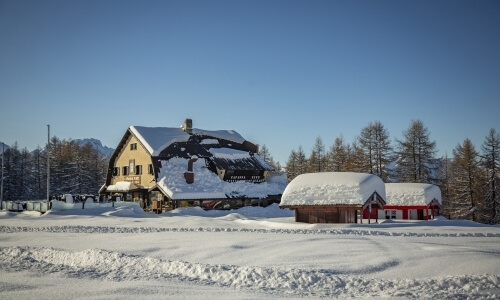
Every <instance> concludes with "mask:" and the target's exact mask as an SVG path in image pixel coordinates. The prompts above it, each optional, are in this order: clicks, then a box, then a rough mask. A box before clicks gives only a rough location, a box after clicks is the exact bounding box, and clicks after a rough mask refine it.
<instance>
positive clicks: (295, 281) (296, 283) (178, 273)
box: [0, 247, 500, 299]
mask: <svg viewBox="0 0 500 300" xmlns="http://www.w3.org/2000/svg"><path fill="white" fill-rule="evenodd" d="M380 267H382V268H384V267H391V266H380ZM375 268H376V267H375ZM0 269H4V270H7V271H9V272H16V271H31V272H36V273H42V274H48V273H60V274H64V275H66V276H71V277H76V278H82V279H94V280H108V281H111V282H112V281H134V280H147V281H160V282H161V281H162V280H166V279H176V280H181V281H189V282H192V283H195V284H201V285H217V286H221V287H228V288H235V289H251V290H260V291H264V292H267V293H270V294H280V295H283V294H285V295H294V296H301V295H302V296H307V295H314V296H320V297H332V296H333V297H342V298H346V297H365V298H366V297H403V298H405V299H425V298H426V297H427V298H431V297H432V298H438V299H470V298H474V299H480V298H484V299H494V298H495V297H496V296H498V292H499V291H500V276H498V275H488V274H485V275H462V276H446V277H438V278H429V279H395V280H380V279H373V278H368V277H367V276H366V274H365V276H363V275H362V274H341V273H339V272H336V271H335V270H327V269H323V270H306V269H294V268H282V267H280V268H264V267H253V266H234V265H219V264H217V265H210V264H199V263H189V262H184V261H170V260H162V259H157V258H152V257H144V256H138V255H129V254H124V253H119V252H112V251H106V250H102V249H88V250H84V251H76V252H72V251H65V250H58V249H53V248H37V247H3V248H0ZM426 295H428V296H426Z"/></svg>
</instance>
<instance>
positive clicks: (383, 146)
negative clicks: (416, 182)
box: [357, 121, 392, 182]
mask: <svg viewBox="0 0 500 300" xmlns="http://www.w3.org/2000/svg"><path fill="white" fill-rule="evenodd" d="M357 139H358V142H359V146H360V148H361V149H362V150H363V152H364V154H365V155H364V156H365V161H364V163H365V165H364V166H363V169H364V172H367V173H370V174H375V175H377V176H379V177H380V178H382V180H383V181H384V182H388V181H389V171H388V169H387V166H388V165H389V164H390V163H391V161H392V147H391V143H390V140H389V133H388V132H387V129H385V127H384V125H383V124H382V122H380V121H375V122H373V123H372V122H370V123H369V124H368V126H366V127H364V128H363V129H362V130H361V133H360V135H359V136H358V138H357Z"/></svg>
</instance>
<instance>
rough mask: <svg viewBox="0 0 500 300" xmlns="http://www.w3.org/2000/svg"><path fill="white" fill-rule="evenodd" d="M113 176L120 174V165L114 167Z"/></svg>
mask: <svg viewBox="0 0 500 300" xmlns="http://www.w3.org/2000/svg"><path fill="white" fill-rule="evenodd" d="M113 176H120V168H118V167H114V168H113Z"/></svg>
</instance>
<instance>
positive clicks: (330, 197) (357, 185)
mask: <svg viewBox="0 0 500 300" xmlns="http://www.w3.org/2000/svg"><path fill="white" fill-rule="evenodd" d="M384 205H385V184H384V182H383V181H382V179H380V178H379V177H378V176H375V175H373V174H365V173H351V172H323V173H308V174H302V175H299V176H297V177H296V178H295V179H293V180H292V181H291V182H290V183H289V184H288V186H287V187H286V189H285V191H284V192H283V196H282V198H281V203H280V207H282V208H289V209H292V210H294V211H295V221H296V222H304V223H357V222H358V215H361V213H362V211H363V210H364V209H368V210H372V209H373V210H376V209H383V208H384Z"/></svg>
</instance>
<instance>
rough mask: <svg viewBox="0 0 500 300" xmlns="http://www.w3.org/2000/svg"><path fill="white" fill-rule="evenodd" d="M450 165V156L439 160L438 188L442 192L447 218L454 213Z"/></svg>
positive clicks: (443, 207)
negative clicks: (451, 196) (451, 197)
mask: <svg viewBox="0 0 500 300" xmlns="http://www.w3.org/2000/svg"><path fill="white" fill-rule="evenodd" d="M450 164H451V159H450V158H448V155H445V156H444V157H443V158H441V159H440V160H439V167H438V172H437V174H438V181H437V182H436V184H437V186H439V189H440V190H441V199H442V201H443V203H442V211H443V214H444V215H446V216H450V215H451V213H452V209H453V207H452V205H451V203H450V181H451V175H450Z"/></svg>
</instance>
